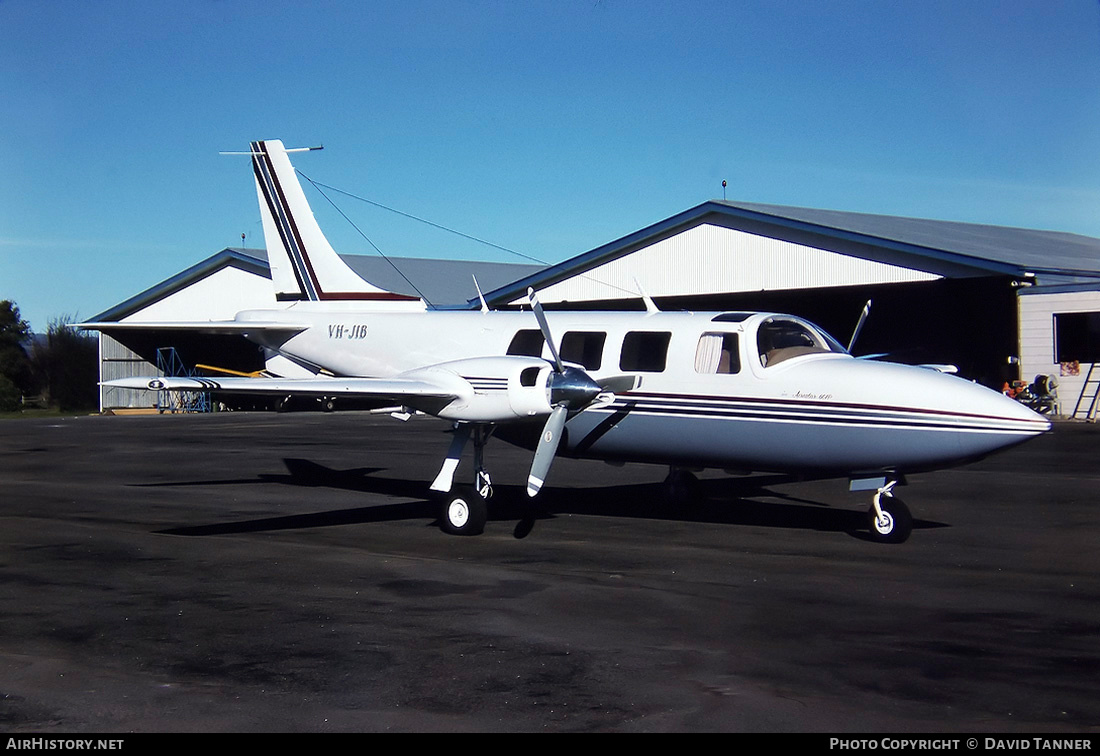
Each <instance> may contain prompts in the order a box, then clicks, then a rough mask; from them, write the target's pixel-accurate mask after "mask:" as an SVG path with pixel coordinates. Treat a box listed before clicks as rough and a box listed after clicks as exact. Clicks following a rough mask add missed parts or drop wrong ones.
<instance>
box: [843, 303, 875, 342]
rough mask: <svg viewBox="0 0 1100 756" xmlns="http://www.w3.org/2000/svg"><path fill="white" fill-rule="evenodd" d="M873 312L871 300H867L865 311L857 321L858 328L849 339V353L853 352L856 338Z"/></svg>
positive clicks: (864, 306)
mask: <svg viewBox="0 0 1100 756" xmlns="http://www.w3.org/2000/svg"><path fill="white" fill-rule="evenodd" d="M870 314H871V300H870V299H868V300H867V304H865V305H863V312H861V313H860V314H859V321H858V322H857V323H856V329H855V330H854V331H853V332H852V338H850V339H848V354H851V353H852V347H854V346H855V345H856V339H858V338H859V332H860V331H862V330H863V324H864V323H866V322H867V316H868V315H870Z"/></svg>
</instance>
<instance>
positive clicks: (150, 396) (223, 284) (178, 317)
mask: <svg viewBox="0 0 1100 756" xmlns="http://www.w3.org/2000/svg"><path fill="white" fill-rule="evenodd" d="M283 306H285V305H283V304H281V303H278V302H276V300H275V294H274V292H273V290H272V287H271V280H270V279H269V278H265V277H264V276H262V275H260V274H258V273H255V272H252V271H249V270H244V269H242V268H238V267H236V266H233V265H225V266H223V267H220V268H218V269H217V270H214V271H212V272H210V273H209V274H207V275H205V276H203V277H201V278H197V279H195V280H193V281H191V282H190V283H189V284H188V285H186V286H183V287H181V288H177V289H174V290H172V291H170V292H168V293H166V294H165V296H163V297H161V298H159V299H156V300H154V301H152V302H150V303H149V304H146V305H144V306H142V307H140V308H139V309H137V310H135V311H134V312H131V313H129V314H128V315H126V316H125V317H123V318H121V320H120V322H123V323H172V322H180V321H192V320H232V319H233V317H234V316H235V315H236V314H237V313H238V312H239V311H240V310H246V309H274V308H281V307H283ZM165 346H170V339H166V341H165ZM99 372H100V380H101V381H110V380H115V379H118V378H131V377H137V376H141V377H150V378H152V377H156V376H157V375H158V374H159V372H158V370H157V366H156V365H155V364H153V363H151V362H149V361H147V360H145V359H144V358H142V357H141V356H140V355H138V354H137V353H136V352H134V351H132V350H131V349H129V348H127V347H126V346H125V345H124V344H122V343H120V342H119V341H117V340H116V339H114V338H112V337H111V336H110V335H109V334H106V333H101V334H100V336H99ZM99 406H100V411H103V410H107V409H148V408H151V407H155V406H157V395H156V393H154V392H152V391H135V390H132V389H118V388H107V387H105V386H101V387H100V394H99Z"/></svg>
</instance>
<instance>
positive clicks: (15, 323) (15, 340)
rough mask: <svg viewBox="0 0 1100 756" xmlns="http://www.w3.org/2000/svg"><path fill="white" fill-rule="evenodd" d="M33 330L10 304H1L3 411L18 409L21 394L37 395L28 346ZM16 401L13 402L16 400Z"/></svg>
mask: <svg viewBox="0 0 1100 756" xmlns="http://www.w3.org/2000/svg"><path fill="white" fill-rule="evenodd" d="M30 335H31V327H30V325H28V324H27V321H25V320H23V318H22V316H20V314H19V307H18V306H17V305H16V304H15V303H14V302H12V301H10V300H7V299H5V300H3V301H0V410H4V411H11V410H14V409H18V408H19V398H20V394H31V393H34V389H35V388H36V386H35V375H34V369H33V366H32V364H31V360H30V357H29V356H28V355H27V350H26V348H25V346H24V345H25V344H26V343H27V340H28V339H29V338H30ZM13 397H14V399H13Z"/></svg>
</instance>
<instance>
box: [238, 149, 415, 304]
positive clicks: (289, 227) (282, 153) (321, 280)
mask: <svg viewBox="0 0 1100 756" xmlns="http://www.w3.org/2000/svg"><path fill="white" fill-rule="evenodd" d="M252 169H253V172H254V174H255V176H256V193H257V195H258V196H259V200H260V216H261V218H262V219H263V227H264V239H265V240H266V242H267V259H268V263H269V264H270V266H271V279H272V283H273V284H274V285H275V296H276V298H277V299H279V300H280V301H297V300H305V301H313V302H321V301H333V300H345V301H346V300H356V301H376V302H395V303H396V302H410V303H411V302H417V303H420V304H421V306H423V303H422V300H420V299H419V298H418V297H411V296H408V295H405V294H396V293H394V292H390V291H386V290H384V289H380V288H378V287H377V286H374V285H373V284H370V283H368V282H367V281H364V280H363V279H362V278H360V277H359V275H358V274H357V273H356V272H355V271H353V270H352V269H351V268H350V267H348V264H347V263H345V262H344V261H343V260H342V259H341V258H340V256H339V255H338V254H336V251H335V250H334V249H333V248H332V246H331V245H330V244H329V243H328V239H326V238H325V235H324V233H322V231H321V227H320V226H318V225H317V220H316V219H315V218H314V217H313V211H312V210H311V209H310V207H309V202H308V201H307V200H306V196H305V193H304V192H303V191H302V185H301V184H300V183H299V182H298V177H297V175H296V174H295V173H294V166H292V165H291V164H290V158H289V157H288V156H287V149H286V148H285V147H283V143H282V142H281V141H279V140H278V139H270V140H267V141H262V142H253V143H252Z"/></svg>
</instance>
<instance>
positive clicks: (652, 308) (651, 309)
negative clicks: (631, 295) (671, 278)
mask: <svg viewBox="0 0 1100 756" xmlns="http://www.w3.org/2000/svg"><path fill="white" fill-rule="evenodd" d="M634 285H635V286H637V287H638V293H639V294H641V295H642V303H643V304H645V311H646V314H649V315H652V314H653V313H655V312H660V310H659V309H658V308H657V304H656V303H655V302H654V301H653V300H652V299H651V298H650V296H649V295H648V294H646V291H645V289H643V288H642V284H641V282H640V281H638V278H637V276H635V278H634Z"/></svg>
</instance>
